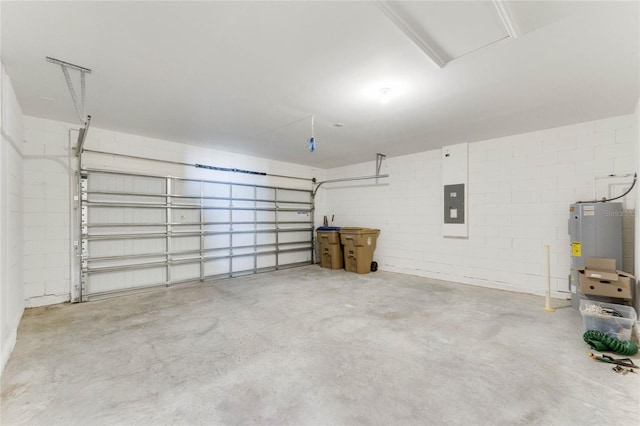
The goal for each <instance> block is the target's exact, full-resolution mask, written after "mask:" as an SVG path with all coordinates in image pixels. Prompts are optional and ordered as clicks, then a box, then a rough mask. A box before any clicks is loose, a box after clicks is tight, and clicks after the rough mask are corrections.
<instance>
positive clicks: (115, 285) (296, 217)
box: [81, 170, 312, 297]
mask: <svg viewBox="0 0 640 426" xmlns="http://www.w3.org/2000/svg"><path fill="white" fill-rule="evenodd" d="M82 174H83V175H84V178H83V184H82V188H83V191H82V197H81V199H82V203H81V207H82V266H81V268H82V271H81V274H82V277H83V283H82V293H83V294H84V295H86V296H89V297H90V296H91V295H95V294H98V293H104V292H118V291H123V290H126V289H136V288H143V287H147V286H150V285H165V284H171V283H174V282H184V281H189V280H199V279H207V277H216V278H217V277H221V276H233V275H234V274H244V273H254V272H259V270H262V269H264V270H266V269H270V268H273V269H277V268H279V267H284V266H287V265H289V264H292V263H298V262H300V261H301V260H302V261H303V260H307V261H308V262H310V260H311V254H312V253H311V243H310V241H311V237H312V233H311V231H310V229H311V228H312V220H311V215H310V214H309V212H310V210H311V208H312V204H311V191H308V190H294V189H291V190H290V189H283V188H273V187H268V186H261V185H250V184H244V183H241V184H238V183H232V182H213V181H201V180H194V179H181V178H174V177H159V176H146V175H136V174H128V173H122V172H117V171H107V170H100V171H98V170H92V171H84V170H83V172H82ZM301 229H309V231H301ZM278 230H280V231H278ZM287 231H289V232H287ZM305 243H306V244H305Z"/></svg>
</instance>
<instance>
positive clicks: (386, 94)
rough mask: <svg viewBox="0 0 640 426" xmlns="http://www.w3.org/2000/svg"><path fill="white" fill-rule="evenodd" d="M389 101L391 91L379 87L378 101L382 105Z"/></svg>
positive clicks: (387, 88)
mask: <svg viewBox="0 0 640 426" xmlns="http://www.w3.org/2000/svg"><path fill="white" fill-rule="evenodd" d="M389 99H391V89H390V88H389V87H381V88H380V101H381V102H382V103H384V104H386V103H387V102H389Z"/></svg>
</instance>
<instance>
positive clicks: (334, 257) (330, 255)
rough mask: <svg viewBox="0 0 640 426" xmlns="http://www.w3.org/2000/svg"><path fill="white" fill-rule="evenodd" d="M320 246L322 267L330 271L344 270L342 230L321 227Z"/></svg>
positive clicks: (319, 230)
mask: <svg viewBox="0 0 640 426" xmlns="http://www.w3.org/2000/svg"><path fill="white" fill-rule="evenodd" d="M317 236H318V243H319V244H320V252H319V257H320V266H321V267H323V268H329V269H342V267H343V263H342V261H343V257H342V244H340V228H338V227H335V226H320V227H319V228H318V229H317Z"/></svg>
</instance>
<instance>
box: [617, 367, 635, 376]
mask: <svg viewBox="0 0 640 426" xmlns="http://www.w3.org/2000/svg"><path fill="white" fill-rule="evenodd" d="M612 370H613V371H615V372H616V373H622V374H623V375H624V374H627V373H635V372H636V371H635V370H634V369H633V368H622V367H620V366H619V365H616V366H615V367H613V368H612Z"/></svg>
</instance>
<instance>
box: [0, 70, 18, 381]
mask: <svg viewBox="0 0 640 426" xmlns="http://www.w3.org/2000/svg"><path fill="white" fill-rule="evenodd" d="M0 120H1V121H0V125H1V126H0V127H1V129H2V132H1V133H2V146H1V147H0V330H1V333H0V335H1V340H0V348H2V360H1V365H0V372H1V371H2V370H3V369H4V366H5V364H6V362H7V360H8V359H9V355H10V354H11V351H12V350H13V347H14V345H15V342H16V336H17V330H18V324H19V322H20V318H22V312H23V311H24V297H23V285H22V281H23V265H22V250H23V241H22V237H23V235H22V228H23V222H22V218H23V216H22V191H23V189H22V168H23V160H22V139H23V126H22V110H21V109H20V104H19V103H18V100H17V98H16V95H15V92H14V91H13V87H12V85H11V80H10V79H9V77H8V76H7V74H6V73H5V70H4V67H0Z"/></svg>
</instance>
